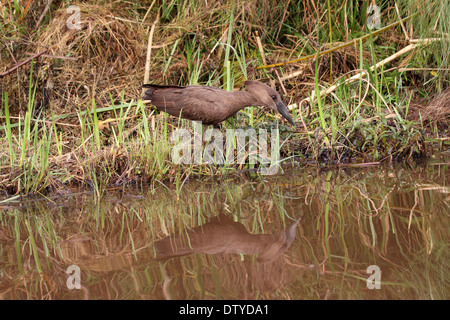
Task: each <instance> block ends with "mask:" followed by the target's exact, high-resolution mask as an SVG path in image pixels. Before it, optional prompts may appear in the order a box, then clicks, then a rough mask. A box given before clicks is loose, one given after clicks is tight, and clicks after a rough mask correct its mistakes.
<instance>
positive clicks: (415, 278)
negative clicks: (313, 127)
mask: <svg viewBox="0 0 450 320" xmlns="http://www.w3.org/2000/svg"><path fill="white" fill-rule="evenodd" d="M449 164H450V163H449V161H448V158H435V159H432V160H431V161H429V162H428V163H427V164H424V165H414V166H412V167H411V166H408V167H407V166H400V165H398V166H397V165H396V166H394V167H389V166H380V167H340V168H317V167H307V168H301V169H292V170H289V171H285V173H284V174H280V175H278V176H259V177H258V176H253V177H250V176H249V175H248V174H244V175H242V176H240V177H238V178H228V179H225V180H220V181H213V180H210V181H206V182H205V181H202V182H199V181H188V182H186V183H185V184H184V185H183V186H182V188H181V189H180V188H178V189H177V188H176V187H175V186H172V185H162V184H159V183H156V184H155V185H153V186H145V187H143V188H135V189H133V188H130V187H128V188H124V189H120V190H111V191H108V192H107V193H105V194H104V196H103V197H102V198H101V199H100V200H96V199H95V198H94V196H93V195H92V194H89V193H81V194H77V195H75V194H74V195H69V196H66V197H58V198H47V199H40V200H33V201H31V200H30V199H26V200H22V201H21V202H20V203H13V202H2V203H0V209H1V213H0V299H448V298H450V295H449V288H450V285H449V275H450V266H449V264H450V247H449V246H450V245H449V231H448V230H449V214H450V201H449V200H450V187H449V186H448V183H449V181H450V179H449V178H450V171H449V169H448V168H449ZM68 270H69V271H70V272H69V273H67V271H68ZM78 270H79V273H77V272H78ZM78 275H79V277H78ZM368 279H369V281H368ZM78 284H79V289H78V288H77V285H78ZM69 287H73V289H69Z"/></svg>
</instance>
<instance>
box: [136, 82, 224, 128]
mask: <svg viewBox="0 0 450 320" xmlns="http://www.w3.org/2000/svg"><path fill="white" fill-rule="evenodd" d="M143 87H144V88H148V90H147V91H146V92H145V96H144V100H151V102H152V104H153V105H154V106H155V107H156V108H157V109H158V110H160V111H165V112H167V113H169V114H171V115H173V116H179V115H180V112H181V113H182V116H183V118H186V119H190V120H199V121H202V122H204V123H205V124H207V123H208V122H209V119H208V115H209V114H215V113H216V112H217V110H216V109H217V108H218V106H219V105H220V104H221V103H223V101H224V99H225V95H226V91H224V90H222V89H219V88H216V87H205V86H186V87H182V86H159V85H144V86H143Z"/></svg>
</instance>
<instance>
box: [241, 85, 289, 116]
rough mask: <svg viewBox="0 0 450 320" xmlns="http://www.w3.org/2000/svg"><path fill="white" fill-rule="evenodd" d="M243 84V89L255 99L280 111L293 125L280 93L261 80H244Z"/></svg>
mask: <svg viewBox="0 0 450 320" xmlns="http://www.w3.org/2000/svg"><path fill="white" fill-rule="evenodd" d="M244 86H245V89H246V90H247V91H248V92H249V93H251V94H252V95H253V96H254V97H255V101H258V102H259V103H260V104H261V105H263V106H266V107H269V108H270V109H272V110H275V111H277V112H279V113H281V115H282V116H283V117H284V118H286V119H287V120H288V121H289V123H290V124H292V125H295V122H294V120H292V117H291V115H290V114H289V110H288V108H287V107H286V105H285V104H284V103H283V101H282V100H281V96H280V94H279V93H278V92H277V91H276V90H274V89H272V88H271V87H269V86H268V85H266V84H264V83H262V82H259V81H252V80H247V81H245V83H244Z"/></svg>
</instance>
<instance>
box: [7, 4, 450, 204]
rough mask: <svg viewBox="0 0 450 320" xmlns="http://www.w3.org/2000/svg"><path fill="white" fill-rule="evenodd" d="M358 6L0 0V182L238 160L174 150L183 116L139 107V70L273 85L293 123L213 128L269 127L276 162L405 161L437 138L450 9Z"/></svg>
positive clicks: (95, 178) (167, 172)
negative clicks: (179, 159) (193, 158)
mask: <svg viewBox="0 0 450 320" xmlns="http://www.w3.org/2000/svg"><path fill="white" fill-rule="evenodd" d="M370 3H371V1H362V2H361V1H346V2H344V3H342V2H339V1H330V0H328V1H310V2H303V1H284V2H277V1H272V0H264V1H207V2H205V1H182V0H172V1H167V2H166V1H156V0H154V1H138V2H133V3H128V2H124V3H122V2H106V1H104V0H98V1H89V2H88V1H80V2H77V3H69V2H64V1H63V2H55V3H53V2H50V3H49V2H47V1H43V0H42V1H40V0H36V1H28V2H26V3H24V2H20V3H19V1H16V0H10V1H4V5H2V7H1V9H0V19H1V21H2V22H1V23H0V35H1V37H2V41H0V47H1V48H2V49H1V50H0V55H1V59H0V86H1V88H0V94H1V108H0V192H1V194H2V195H4V196H5V195H6V196H9V197H10V199H11V198H14V197H15V196H18V195H19V194H47V193H49V192H59V193H65V192H70V188H71V187H73V186H86V187H89V188H92V190H94V191H95V192H96V194H97V195H101V194H102V193H103V192H104V191H105V190H106V188H107V187H109V186H118V185H123V184H129V183H138V184H139V183H158V181H163V180H169V181H171V182H174V184H175V185H176V190H179V189H180V187H181V186H182V184H183V183H184V181H186V179H189V178H192V177H194V176H197V177H203V176H210V175H225V174H228V173H230V172H236V170H242V169H244V170H245V169H251V167H252V166H251V165H250V164H246V165H225V166H223V165H220V166H219V165H207V164H200V165H198V164H183V165H177V164H175V163H173V161H172V159H171V150H172V141H171V139H170V137H171V132H172V131H173V130H174V129H176V128H179V127H185V128H192V125H191V123H189V122H188V121H178V120H177V119H174V118H172V117H167V115H164V114H156V113H155V112H154V111H153V110H152V109H151V107H150V105H149V104H144V103H143V102H142V100H141V97H142V89H141V85H142V83H144V82H150V83H158V84H179V85H186V84H202V85H213V86H218V87H222V88H224V89H227V90H233V89H234V88H235V89H238V88H239V87H241V86H242V84H243V82H244V80H245V79H260V80H263V81H266V82H267V83H272V84H274V85H276V87H277V89H278V90H279V91H280V92H281V93H283V94H284V100H285V102H286V104H287V105H289V106H290V108H291V112H292V115H293V118H294V120H295V121H296V122H297V126H296V127H295V128H294V127H291V126H289V125H287V124H284V123H283V122H282V120H281V119H280V118H277V115H275V114H268V113H266V112H263V111H260V109H257V108H252V107H249V108H246V109H245V110H244V111H243V112H240V113H239V114H238V115H237V116H236V117H235V118H234V119H232V120H231V121H229V122H227V123H225V124H224V126H223V127H222V130H226V129H227V128H249V127H253V128H267V129H270V128H278V129H279V131H280V138H281V139H280V144H279V148H280V154H281V155H282V158H283V159H282V161H283V163H284V164H299V163H300V164H303V163H315V164H320V163H325V164H346V163H373V162H381V161H393V160H401V161H409V160H410V159H411V158H413V157H424V156H426V155H428V154H429V153H431V152H432V151H434V150H436V148H437V149H442V148H448V130H449V128H448V125H449V114H450V112H449V110H450V91H449V89H448V87H449V70H448V57H449V56H450V54H449V53H450V45H449V43H450V42H449V34H450V26H449V21H450V19H449V18H450V8H449V6H448V5H446V4H445V2H443V1H437V0H435V1H433V2H431V3H430V4H427V6H426V7H425V8H423V7H422V5H421V3H422V2H421V1H418V0H412V1H379V2H377V5H378V7H379V9H380V13H381V16H380V27H381V28H382V29H373V30H371V29H369V27H368V25H367V23H368V20H370V18H373V16H374V14H375V11H369V13H367V11H368V6H369V4H370ZM2 4H3V3H2ZM70 5H75V6H76V7H70V8H69V6H70ZM419 13H420V14H419ZM77 14H79V17H80V18H81V19H80V28H77V25H76V19H77ZM372 22H373V21H372ZM376 30H379V31H380V30H381V31H382V32H381V31H380V32H377V31H376ZM352 42H353V43H352ZM346 43H352V44H351V45H348V46H343V44H346ZM336 47H338V48H339V49H338V50H329V49H333V48H336ZM324 52H326V53H325V54H322V53H324ZM308 56H310V57H309V58H308V59H302V57H308ZM291 61H296V62H295V63H286V62H291ZM382 62H385V63H382ZM277 63H278V64H279V63H284V64H282V65H281V66H277V67H266V66H269V65H271V64H277Z"/></svg>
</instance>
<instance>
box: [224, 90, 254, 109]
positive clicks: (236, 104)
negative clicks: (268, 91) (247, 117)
mask: <svg viewBox="0 0 450 320" xmlns="http://www.w3.org/2000/svg"><path fill="white" fill-rule="evenodd" d="M258 105H261V103H260V102H259V101H258V100H257V99H256V98H255V96H253V95H252V94H251V93H250V92H247V91H235V92H233V99H232V103H231V109H232V110H233V112H234V113H236V112H238V111H239V110H242V109H244V108H245V107H250V106H258Z"/></svg>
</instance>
